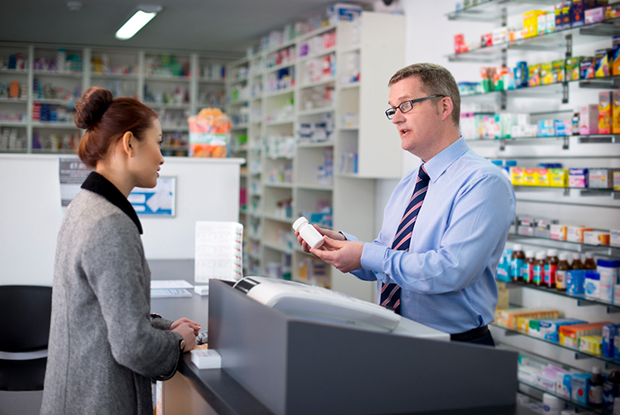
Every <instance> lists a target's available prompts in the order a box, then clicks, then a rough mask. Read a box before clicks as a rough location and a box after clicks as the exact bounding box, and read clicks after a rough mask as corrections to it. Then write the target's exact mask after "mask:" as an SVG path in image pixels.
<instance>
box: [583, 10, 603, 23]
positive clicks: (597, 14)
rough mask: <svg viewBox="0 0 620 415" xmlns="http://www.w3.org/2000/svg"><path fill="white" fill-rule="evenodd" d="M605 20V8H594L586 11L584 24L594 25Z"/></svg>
mask: <svg viewBox="0 0 620 415" xmlns="http://www.w3.org/2000/svg"><path fill="white" fill-rule="evenodd" d="M604 18H605V8H604V7H595V8H593V9H590V10H586V13H585V22H586V24H594V23H598V22H600V21H602V20H603V19H604Z"/></svg>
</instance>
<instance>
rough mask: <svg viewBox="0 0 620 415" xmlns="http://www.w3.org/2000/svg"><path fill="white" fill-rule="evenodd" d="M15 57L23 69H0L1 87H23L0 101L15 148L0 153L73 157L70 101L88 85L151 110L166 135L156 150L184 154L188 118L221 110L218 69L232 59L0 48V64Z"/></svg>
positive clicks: (0, 126) (1, 122) (0, 124)
mask: <svg viewBox="0 0 620 415" xmlns="http://www.w3.org/2000/svg"><path fill="white" fill-rule="evenodd" d="M59 51H63V53H62V54H61V53H59ZM17 54H19V56H20V57H21V59H22V60H23V62H24V64H23V67H20V68H19V69H0V82H2V83H10V82H12V81H17V82H18V83H19V85H20V89H21V90H22V91H21V92H20V94H19V97H17V98H0V137H1V136H2V133H3V132H4V129H10V132H11V133H15V134H14V135H16V137H17V140H16V141H14V142H13V144H15V143H17V144H18V145H12V146H10V148H9V146H4V145H3V144H4V143H2V142H0V151H1V152H19V153H23V152H26V153H52V154H63V153H66V154H73V153H75V147H76V145H77V142H78V141H79V138H80V137H81V135H82V134H83V131H80V130H79V129H78V128H77V127H76V126H75V124H74V123H73V111H74V104H75V101H76V100H77V99H79V97H80V95H81V93H82V92H83V91H85V90H86V89H88V88H89V87H90V86H92V85H98V86H102V87H104V88H107V89H109V90H110V91H112V93H113V94H114V96H115V97H133V98H137V99H139V100H141V101H142V102H144V103H145V104H147V105H148V106H150V107H151V108H153V109H154V110H155V111H157V112H158V114H159V115H160V121H161V123H162V130H163V132H164V145H163V146H162V152H163V153H164V155H183V156H185V155H187V153H188V146H187V142H188V125H187V117H188V116H189V115H190V114H195V113H197V112H198V111H199V110H200V109H201V108H203V107H205V106H211V107H219V108H222V109H223V104H224V89H225V82H224V78H223V75H224V74H223V70H222V69H221V68H223V65H224V64H226V63H227V62H229V61H230V60H231V59H232V58H231V57H229V56H207V55H204V56H203V55H200V54H197V53H176V52H169V51H151V50H149V51H146V50H135V49H122V48H100V47H92V48H91V47H84V46H71V45H38V44H37V45H23V44H11V43H3V44H0V58H1V59H2V60H8V57H9V56H10V55H17ZM59 56H60V57H61V58H60V59H59ZM169 61H171V62H173V63H174V62H176V63H177V64H178V66H179V67H180V68H182V69H183V72H182V73H183V75H182V76H180V75H179V72H178V71H172V70H171V69H170V68H171V65H163V64H162V62H169ZM49 62H54V67H53V68H52V67H50V66H49V65H48V64H44V63H49ZM59 62H60V64H59ZM59 65H60V66H62V67H59ZM218 67H219V68H220V70H217V69H216V68H218ZM39 108H46V110H47V108H49V110H50V111H53V112H54V114H57V118H56V120H54V121H39V120H35V119H34V118H33V116H35V117H36V114H37V113H38V111H39ZM70 141H71V144H69V142H70Z"/></svg>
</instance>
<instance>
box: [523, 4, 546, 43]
mask: <svg viewBox="0 0 620 415" xmlns="http://www.w3.org/2000/svg"><path fill="white" fill-rule="evenodd" d="M544 14H546V12H544V11H542V10H531V11H529V12H525V13H523V30H524V32H525V33H524V37H525V38H528V37H534V36H538V16H540V15H544Z"/></svg>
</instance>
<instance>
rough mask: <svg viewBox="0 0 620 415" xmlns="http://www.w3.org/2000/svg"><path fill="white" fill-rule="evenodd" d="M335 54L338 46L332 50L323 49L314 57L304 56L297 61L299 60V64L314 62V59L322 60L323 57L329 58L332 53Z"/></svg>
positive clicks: (313, 55)
mask: <svg viewBox="0 0 620 415" xmlns="http://www.w3.org/2000/svg"><path fill="white" fill-rule="evenodd" d="M335 52H336V46H332V47H331V48H327V49H323V50H322V51H320V52H317V53H313V54H312V55H306V56H302V57H299V58H297V59H298V62H299V63H304V62H306V61H309V60H312V59H316V58H322V57H323V56H327V55H329V54H330V53H335Z"/></svg>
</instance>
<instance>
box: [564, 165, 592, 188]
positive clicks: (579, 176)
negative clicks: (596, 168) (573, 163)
mask: <svg viewBox="0 0 620 415" xmlns="http://www.w3.org/2000/svg"><path fill="white" fill-rule="evenodd" d="M568 187H577V188H581V189H585V188H586V187H588V169H568Z"/></svg>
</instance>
